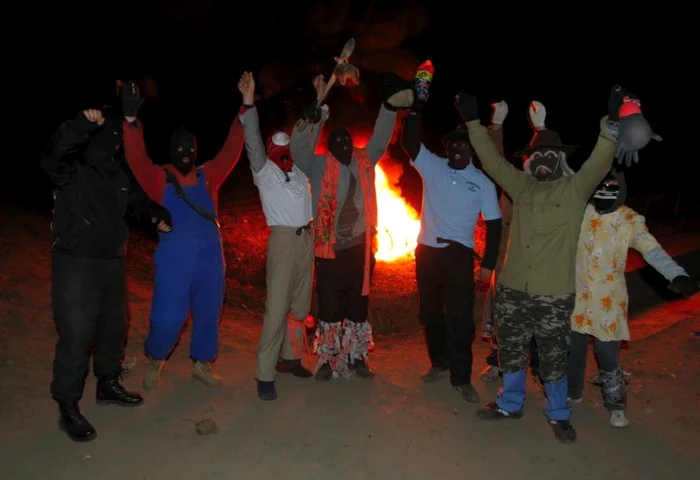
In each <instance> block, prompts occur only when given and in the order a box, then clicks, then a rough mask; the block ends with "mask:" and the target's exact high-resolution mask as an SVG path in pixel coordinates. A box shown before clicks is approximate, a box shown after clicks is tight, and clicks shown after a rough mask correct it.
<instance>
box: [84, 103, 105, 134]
mask: <svg viewBox="0 0 700 480" xmlns="http://www.w3.org/2000/svg"><path fill="white" fill-rule="evenodd" d="M83 116H84V117H85V119H86V120H87V121H88V122H90V123H91V124H92V125H91V130H95V129H97V128H99V127H101V126H102V125H104V123H105V117H103V116H102V110H96V109H94V108H91V109H88V110H83Z"/></svg>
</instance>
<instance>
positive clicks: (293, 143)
mask: <svg viewBox="0 0 700 480" xmlns="http://www.w3.org/2000/svg"><path fill="white" fill-rule="evenodd" d="M320 110H321V120H320V121H319V122H317V123H312V124H309V123H307V122H306V121H305V120H304V119H303V118H302V119H299V121H297V123H296V124H295V125H294V128H293V129H292V136H291V138H290V140H289V150H290V151H291V153H292V160H293V161H294V164H295V165H296V166H297V167H299V168H300V169H301V171H302V172H304V174H305V175H306V176H307V177H310V176H311V170H312V169H313V165H314V163H315V162H317V161H319V160H320V158H321V156H320V155H316V154H315V153H314V152H315V151H316V146H317V145H318V139H319V136H320V135H321V130H322V129H323V125H324V124H325V123H326V121H327V120H328V118H329V117H330V114H329V110H328V106H327V105H323V107H321V109H320Z"/></svg>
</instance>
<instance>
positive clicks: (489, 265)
mask: <svg viewBox="0 0 700 480" xmlns="http://www.w3.org/2000/svg"><path fill="white" fill-rule="evenodd" d="M481 214H482V215H483V217H484V222H486V250H485V251H484V258H483V260H482V262H481V267H482V268H486V269H488V270H493V268H494V267H495V266H496V261H497V260H498V248H499V246H500V244H501V234H502V229H503V227H502V222H501V210H500V208H499V205H498V196H497V193H496V186H495V185H494V184H493V182H492V181H491V180H486V182H485V183H484V186H483V187H482V192H481Z"/></svg>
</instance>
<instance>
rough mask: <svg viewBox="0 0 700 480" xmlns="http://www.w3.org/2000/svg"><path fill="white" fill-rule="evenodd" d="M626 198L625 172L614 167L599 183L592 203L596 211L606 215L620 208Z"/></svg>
mask: <svg viewBox="0 0 700 480" xmlns="http://www.w3.org/2000/svg"><path fill="white" fill-rule="evenodd" d="M626 199H627V182H625V174H624V173H622V172H619V171H617V170H615V169H613V170H612V171H610V173H608V175H607V176H606V177H605V179H604V180H603V181H602V182H601V183H600V185H598V188H596V191H595V193H594V194H593V196H592V197H591V200H590V203H591V205H593V208H595V210H596V212H598V213H599V214H601V215H604V214H606V213H612V212H614V211H615V210H617V209H618V208H620V207H621V206H622V205H623V204H624V203H625V200H626Z"/></svg>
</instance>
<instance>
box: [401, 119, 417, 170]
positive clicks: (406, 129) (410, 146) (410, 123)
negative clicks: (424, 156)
mask: <svg viewBox="0 0 700 480" xmlns="http://www.w3.org/2000/svg"><path fill="white" fill-rule="evenodd" d="M420 123H421V114H420V112H418V111H411V112H408V115H406V119H405V120H404V122H403V129H402V130H401V146H402V147H403V149H404V151H405V152H406V154H407V155H408V158H410V159H411V161H412V162H413V161H415V160H416V159H417V158H418V154H419V153H420V150H421V142H420Z"/></svg>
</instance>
